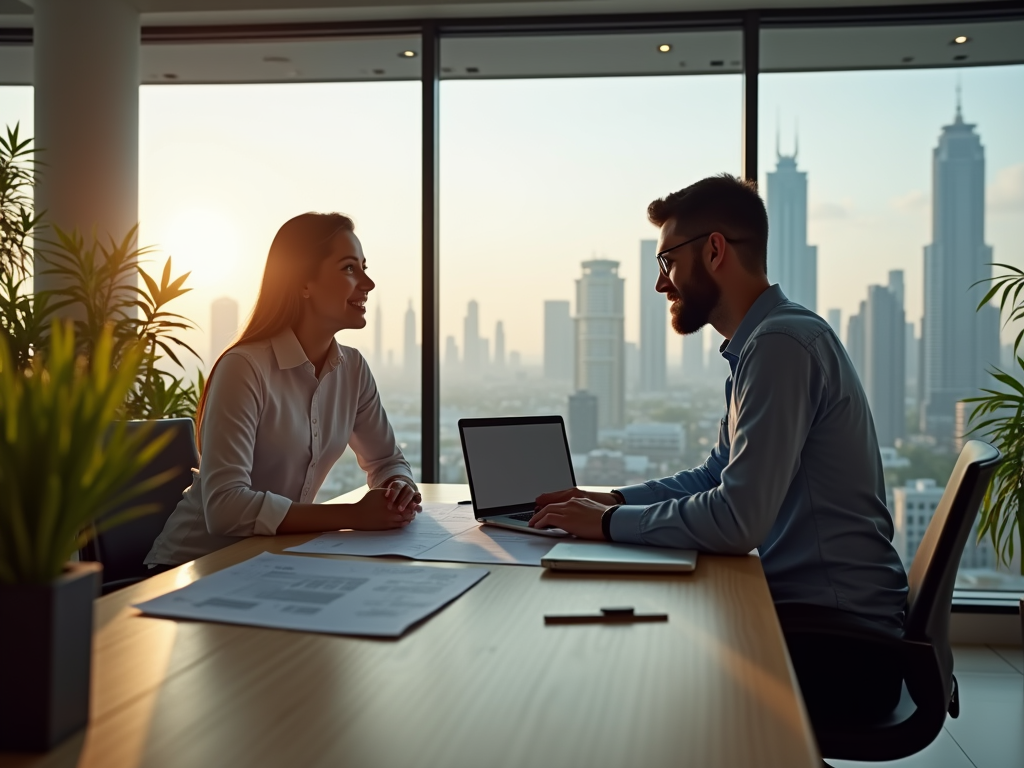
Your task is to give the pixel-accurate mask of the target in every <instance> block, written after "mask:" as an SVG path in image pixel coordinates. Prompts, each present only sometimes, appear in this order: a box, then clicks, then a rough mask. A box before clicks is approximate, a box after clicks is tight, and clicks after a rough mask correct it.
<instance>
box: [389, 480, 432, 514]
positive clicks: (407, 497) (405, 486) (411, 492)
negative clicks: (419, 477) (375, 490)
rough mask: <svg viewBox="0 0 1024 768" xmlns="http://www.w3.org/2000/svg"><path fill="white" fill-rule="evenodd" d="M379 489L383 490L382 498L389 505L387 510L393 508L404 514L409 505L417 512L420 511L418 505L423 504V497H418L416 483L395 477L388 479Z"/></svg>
mask: <svg viewBox="0 0 1024 768" xmlns="http://www.w3.org/2000/svg"><path fill="white" fill-rule="evenodd" d="M381 488H383V489H384V490H385V494H384V496H385V498H386V499H387V500H388V503H389V505H390V506H389V509H392V508H393V509H397V510H398V511H399V512H404V511H405V510H406V508H407V507H409V506H410V505H411V506H413V507H415V508H416V511H417V512H419V511H421V510H422V507H421V506H420V504H421V503H422V502H423V497H422V496H421V495H420V490H419V488H417V487H416V483H414V482H413V481H412V480H410V479H409V478H408V477H405V476H404V475H396V476H395V477H391V478H388V479H387V480H385V481H384V484H383V485H382V486H381Z"/></svg>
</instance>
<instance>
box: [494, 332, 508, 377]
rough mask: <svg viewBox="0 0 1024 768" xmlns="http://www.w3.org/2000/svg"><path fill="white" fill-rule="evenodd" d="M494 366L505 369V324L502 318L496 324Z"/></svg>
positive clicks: (500, 369)
mask: <svg viewBox="0 0 1024 768" xmlns="http://www.w3.org/2000/svg"><path fill="white" fill-rule="evenodd" d="M494 367H495V368H497V369H498V370H499V371H503V370H505V324H504V323H503V322H501V320H499V321H498V324H497V325H495V326H494Z"/></svg>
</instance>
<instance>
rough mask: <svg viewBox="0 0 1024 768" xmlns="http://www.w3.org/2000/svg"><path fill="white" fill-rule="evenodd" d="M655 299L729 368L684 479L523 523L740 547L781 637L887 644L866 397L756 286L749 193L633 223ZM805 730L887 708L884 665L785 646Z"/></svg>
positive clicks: (763, 264) (833, 353)
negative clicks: (716, 338) (649, 246)
mask: <svg viewBox="0 0 1024 768" xmlns="http://www.w3.org/2000/svg"><path fill="white" fill-rule="evenodd" d="M647 216H648V219H650V221H651V223H652V224H654V225H655V226H656V227H658V228H659V229H660V234H659V239H658V254H657V258H658V264H659V266H660V274H659V277H658V282H657V285H656V286H655V287H656V290H657V291H658V292H659V293H663V294H665V296H666V298H667V299H668V301H669V302H671V309H672V327H673V328H674V329H675V331H676V332H677V333H680V334H689V333H697V332H698V331H700V329H701V328H703V327H704V326H705V325H708V324H710V325H711V326H712V327H713V328H714V329H715V330H716V331H718V332H719V333H720V334H721V335H722V336H723V337H724V338H725V342H724V343H723V344H722V346H721V350H720V351H721V354H722V356H723V357H724V358H725V359H726V361H728V363H729V370H730V372H731V374H730V376H729V377H728V378H727V379H726V381H725V417H724V418H723V419H722V421H721V426H720V428H719V434H718V442H717V444H716V445H715V446H714V448H713V449H712V451H711V454H710V455H709V456H708V458H707V460H706V461H705V462H704V463H703V464H702V465H701V466H699V467H694V468H693V469H687V470H684V471H682V472H679V473H678V474H676V475H673V476H672V477H666V478H661V479H656V480H650V481H648V482H646V483H643V484H640V485H634V486H629V487H626V488H619V489H616V490H614V491H612V492H611V493H594V492H587V491H581V490H579V489H578V488H570V489H567V490H564V491H560V492H557V493H550V494H545V495H543V496H541V497H539V498H538V499H537V512H536V514H535V515H534V517H533V519H532V520H531V521H530V524H531V525H534V526H541V527H549V526H553V527H558V528H562V529H564V530H566V531H568V532H570V533H572V534H575V535H576V536H579V537H582V538H587V539H596V540H607V541H617V542H628V543H633V544H649V545H653V546H660V547H677V548H681V549H696V550H698V551H701V552H708V553H715V554H733V555H740V554H746V553H748V552H750V551H751V550H752V549H754V548H756V549H757V550H758V554H759V555H760V557H761V563H762V565H763V568H764V573H765V577H766V578H767V581H768V586H769V588H770V590H771V594H772V599H773V600H774V602H775V606H776V610H777V612H778V615H779V620H780V623H781V626H782V630H783V633H784V634H785V633H786V630H787V626H788V625H793V626H796V625H800V626H806V625H807V624H808V622H811V623H813V624H817V625H820V626H822V627H828V626H830V625H831V626H839V625H844V626H848V625H849V624H850V623H851V622H853V623H858V622H864V623H866V624H869V625H870V626H871V627H872V628H881V629H883V630H885V631H889V632H891V633H893V634H897V633H898V632H899V631H900V629H901V628H902V625H903V617H904V611H905V608H906V599H907V576H906V573H905V571H904V569H903V565H902V563H901V562H900V558H899V556H898V554H897V552H896V550H895V548H894V547H893V545H892V537H893V522H892V517H891V516H890V514H889V511H888V509H887V508H886V504H885V486H884V483H883V476H882V462H881V457H880V455H879V450H878V439H877V437H876V436H875V428H874V423H873V421H872V417H871V412H870V410H869V408H868V401H867V397H866V395H865V393H864V389H863V387H862V386H861V383H860V379H859V378H858V376H857V373H856V371H855V370H854V368H853V364H852V363H851V361H850V358H849V356H848V355H847V354H846V350H845V349H844V348H843V345H842V344H841V343H840V341H839V339H838V338H837V337H836V335H835V333H834V332H833V331H832V329H831V328H830V327H829V325H828V323H826V322H825V321H824V320H822V319H821V318H820V317H818V315H816V314H815V313H813V312H811V311H810V310H808V309H806V308H804V307H802V306H800V305H799V304H796V303H794V302H792V301H790V300H789V299H787V298H786V296H785V295H784V294H783V292H782V289H781V288H780V287H779V286H778V285H770V284H769V281H768V276H767V250H768V216H767V214H766V212H765V207H764V203H763V202H762V200H761V198H760V196H759V195H758V194H757V191H756V188H755V187H754V185H752V184H750V183H748V182H744V181H741V180H739V179H737V178H734V177H732V176H728V175H722V176H716V177H712V178H707V179H703V180H701V181H698V182H697V183H695V184H692V185H691V186H689V187H686V188H685V189H682V190H680V191H678V192H674V193H672V194H671V195H668V196H667V197H665V198H663V199H659V200H655V201H654V202H653V203H651V204H650V206H649V207H648V209H647ZM787 642H788V643H789V650H790V656H791V658H792V659H793V664H794V667H795V670H796V672H797V676H798V678H799V680H800V685H801V689H802V691H803V694H804V700H805V702H806V703H807V707H808V711H809V713H810V715H811V719H812V721H813V722H814V723H815V724H823V723H826V722H828V721H830V720H834V719H847V720H849V719H858V718H864V719H872V718H874V717H877V716H879V715H880V714H884V713H886V712H889V711H891V710H892V709H893V708H894V707H895V705H896V703H897V702H898V701H899V697H900V687H901V683H902V675H901V674H900V670H899V664H898V660H896V659H892V658H889V657H887V656H885V655H884V654H883V653H882V652H879V651H877V650H872V649H867V648H864V647H860V646H859V645H858V644H857V643H855V642H851V641H849V640H845V639H839V638H837V639H835V640H832V641H829V640H821V639H820V638H819V640H817V641H815V642H814V643H807V642H804V641H801V640H800V638H799V637H797V636H796V633H794V635H793V636H792V637H790V636H787Z"/></svg>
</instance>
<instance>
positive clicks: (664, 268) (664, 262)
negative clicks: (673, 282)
mask: <svg viewBox="0 0 1024 768" xmlns="http://www.w3.org/2000/svg"><path fill="white" fill-rule="evenodd" d="M711 234H713V233H712V232H705V233H704V234H703V235H697V236H696V237H691V238H690V239H689V240H687V241H686V242H685V243H679V245H673V246H672V247H671V248H666V249H665V250H664V251H659V252H658V254H657V259H658V267H659V268H660V269H661V274H663V275H664V276H665V277H668V273H669V270H670V269H672V262H671V261H669V260H668V258H666V256H665V254H666V253H671V252H672V251H674V250H675V249H676V248H682V247H683V246H684V245H689V244H690V243H695V242H697V241H698V240H700V239H701V238H702V237H708V236H709V235H711Z"/></svg>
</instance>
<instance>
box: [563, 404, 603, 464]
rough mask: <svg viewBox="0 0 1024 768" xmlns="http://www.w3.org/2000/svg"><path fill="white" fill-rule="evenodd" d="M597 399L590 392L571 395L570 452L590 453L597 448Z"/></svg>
mask: <svg viewBox="0 0 1024 768" xmlns="http://www.w3.org/2000/svg"><path fill="white" fill-rule="evenodd" d="M597 427H598V409H597V398H596V397H595V396H594V395H592V394H591V393H590V392H577V393H576V394H574V395H569V450H570V451H571V452H572V453H590V452H591V451H592V450H594V449H595V448H597Z"/></svg>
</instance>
